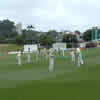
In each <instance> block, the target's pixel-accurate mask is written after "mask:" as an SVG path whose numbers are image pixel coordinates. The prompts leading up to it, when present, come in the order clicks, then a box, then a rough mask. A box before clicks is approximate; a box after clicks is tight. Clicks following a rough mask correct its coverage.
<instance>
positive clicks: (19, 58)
mask: <svg viewBox="0 0 100 100" xmlns="http://www.w3.org/2000/svg"><path fill="white" fill-rule="evenodd" d="M17 57H18V65H22V52H21V50H18V54H17Z"/></svg>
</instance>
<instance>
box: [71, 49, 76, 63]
mask: <svg viewBox="0 0 100 100" xmlns="http://www.w3.org/2000/svg"><path fill="white" fill-rule="evenodd" d="M74 51H75V50H74V48H72V51H71V53H70V55H71V57H72V63H73V64H75V52H74Z"/></svg>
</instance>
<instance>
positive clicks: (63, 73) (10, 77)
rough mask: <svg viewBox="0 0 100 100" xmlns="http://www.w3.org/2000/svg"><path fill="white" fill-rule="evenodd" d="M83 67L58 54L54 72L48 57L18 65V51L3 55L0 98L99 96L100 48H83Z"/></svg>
mask: <svg viewBox="0 0 100 100" xmlns="http://www.w3.org/2000/svg"><path fill="white" fill-rule="evenodd" d="M83 58H84V61H85V64H84V65H82V66H81V67H80V68H79V67H78V66H77V64H75V65H73V64H72V63H71V58H70V57H68V58H67V57H55V72H53V73H50V72H48V64H49V62H48V61H45V60H44V59H42V60H41V61H40V62H39V63H36V62H34V59H33V58H32V63H31V64H27V63H26V59H27V58H26V56H25V55H24V56H23V65H22V66H18V65H17V59H16V55H1V56H0V100H100V92H99V91H100V49H89V50H84V51H83Z"/></svg>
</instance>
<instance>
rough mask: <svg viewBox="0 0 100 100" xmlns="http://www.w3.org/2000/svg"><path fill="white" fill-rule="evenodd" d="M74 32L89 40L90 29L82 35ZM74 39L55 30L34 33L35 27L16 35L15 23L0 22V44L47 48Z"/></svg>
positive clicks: (30, 26)
mask: <svg viewBox="0 0 100 100" xmlns="http://www.w3.org/2000/svg"><path fill="white" fill-rule="evenodd" d="M75 32H77V33H78V34H83V37H82V38H83V40H85V41H90V40H91V36H92V30H91V29H88V30H86V31H85V32H83V33H81V32H80V31H78V30H77V31H75ZM75 39H76V37H75V36H73V35H71V34H64V32H57V31H56V30H49V31H48V32H41V31H36V30H35V27H34V26H32V25H29V26H27V27H26V28H25V29H22V35H18V33H17V32H16V25H15V22H13V21H10V20H8V19H5V20H1V21H0V43H14V44H18V45H22V44H25V43H40V44H41V45H43V46H46V47H49V46H51V45H52V44H53V43H55V42H66V43H70V42H71V41H73V40H74V41H75Z"/></svg>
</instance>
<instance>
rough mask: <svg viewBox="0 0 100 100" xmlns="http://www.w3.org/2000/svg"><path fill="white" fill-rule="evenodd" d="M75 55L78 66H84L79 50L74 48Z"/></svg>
mask: <svg viewBox="0 0 100 100" xmlns="http://www.w3.org/2000/svg"><path fill="white" fill-rule="evenodd" d="M76 55H77V60H78V66H79V67H80V64H84V62H83V59H82V53H81V50H80V48H76Z"/></svg>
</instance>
